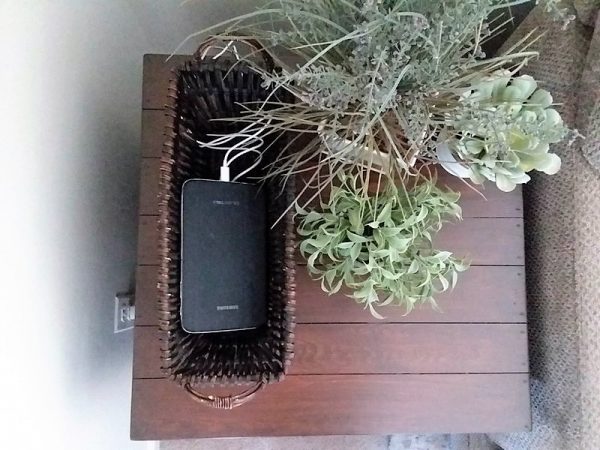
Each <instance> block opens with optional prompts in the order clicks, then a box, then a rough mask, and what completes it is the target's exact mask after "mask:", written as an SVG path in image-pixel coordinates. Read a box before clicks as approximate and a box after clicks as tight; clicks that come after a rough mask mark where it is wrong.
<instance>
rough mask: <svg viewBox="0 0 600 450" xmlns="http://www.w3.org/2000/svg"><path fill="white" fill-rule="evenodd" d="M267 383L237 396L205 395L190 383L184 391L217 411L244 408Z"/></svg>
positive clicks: (260, 383) (260, 382)
mask: <svg viewBox="0 0 600 450" xmlns="http://www.w3.org/2000/svg"><path fill="white" fill-rule="evenodd" d="M265 385H266V384H265V381H264V380H263V379H261V380H259V381H258V382H256V384H255V385H253V386H251V387H249V388H248V389H246V390H245V391H243V392H240V393H239V394H235V395H225V396H221V395H213V394H204V393H202V392H199V391H197V390H196V389H194V387H193V386H192V385H191V384H190V383H185V384H184V385H183V387H184V389H185V390H186V391H187V392H188V394H190V396H191V397H192V398H193V399H194V400H196V401H197V402H199V403H202V404H204V405H208V406H211V407H213V408H217V409H233V408H237V407H238V406H242V405H243V404H244V403H246V402H248V401H250V400H252V398H253V397H254V396H255V395H256V393H257V392H258V391H260V390H261V389H263V388H264V387H265Z"/></svg>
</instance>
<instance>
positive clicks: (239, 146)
mask: <svg viewBox="0 0 600 450" xmlns="http://www.w3.org/2000/svg"><path fill="white" fill-rule="evenodd" d="M270 123H271V121H270V120H269V121H268V122H267V124H266V125H263V124H262V123H261V122H260V121H259V122H256V123H251V124H250V125H248V126H247V127H246V128H244V129H243V130H241V131H239V132H237V133H230V134H209V135H207V136H209V137H214V138H215V139H213V140H212V141H210V142H201V141H196V142H197V143H198V144H199V145H200V146H201V147H202V148H209V149H211V150H226V151H227V153H225V158H223V165H222V166H221V171H220V180H221V181H237V180H238V179H240V178H241V177H243V176H244V175H246V174H247V173H248V172H250V171H251V170H253V169H254V168H256V167H257V166H258V165H259V164H260V162H261V161H262V152H261V151H260V150H259V149H260V148H261V147H263V145H264V143H265V141H264V139H263V138H262V137H261V135H262V134H263V133H265V131H266V130H267V127H268V126H269V125H270ZM231 141H236V143H235V144H233V146H230V145H228V144H229V143H230V142H231ZM235 151H239V153H237V154H236V155H234V156H233V157H232V158H231V159H229V157H230V155H231V154H232V153H233V152H235ZM246 153H255V154H256V155H257V157H256V160H255V161H254V163H252V164H251V165H250V166H249V167H247V168H246V169H244V170H242V171H241V172H240V173H238V174H237V175H236V176H235V177H234V178H233V180H231V177H230V172H229V165H230V164H231V163H232V162H233V161H235V160H236V159H238V158H239V157H240V156H242V155H245V154H246Z"/></svg>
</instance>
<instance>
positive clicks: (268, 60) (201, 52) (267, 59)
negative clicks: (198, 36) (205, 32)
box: [194, 36, 275, 72]
mask: <svg viewBox="0 0 600 450" xmlns="http://www.w3.org/2000/svg"><path fill="white" fill-rule="evenodd" d="M218 42H219V38H217V37H214V36H213V37H210V38H208V39H207V40H205V41H204V42H203V43H202V44H200V46H199V47H198V49H197V50H196V51H195V52H194V59H196V60H202V59H204V58H205V56H206V52H207V51H208V49H209V48H210V47H214V46H215V44H216V43H218ZM225 42H229V43H228V44H227V46H226V47H225V49H223V51H227V50H228V48H229V45H235V42H241V43H244V44H246V45H247V46H248V47H250V48H252V49H253V50H255V51H256V52H257V53H260V56H261V57H262V59H263V61H264V63H265V68H266V69H267V71H269V72H272V71H273V69H274V68H275V61H273V57H272V56H271V55H270V54H269V52H268V51H267V50H266V49H265V48H264V47H263V46H262V45H261V44H260V42H258V41H257V40H256V39H233V38H232V39H229V40H227V39H226V40H225ZM232 42H233V44H231V43H232Z"/></svg>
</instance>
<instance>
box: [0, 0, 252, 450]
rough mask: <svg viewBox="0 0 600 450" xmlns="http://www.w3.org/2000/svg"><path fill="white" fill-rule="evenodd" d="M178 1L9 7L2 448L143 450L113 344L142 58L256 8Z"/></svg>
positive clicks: (120, 344)
mask: <svg viewBox="0 0 600 450" xmlns="http://www.w3.org/2000/svg"><path fill="white" fill-rule="evenodd" d="M180 3H181V0H112V1H109V0H71V1H66V0H53V1H51V0H19V1H16V0H0V55H1V56H2V61H1V62H0V137H1V141H0V149H1V150H0V151H1V161H2V166H1V167H2V174H1V175H0V183H1V185H0V188H1V189H0V192H1V193H2V203H1V205H2V213H1V216H0V227H1V228H0V236H1V247H0V248H1V253H0V265H1V267H0V277H1V284H0V286H2V290H1V291H0V292H1V294H0V297H1V299H2V300H1V301H2V306H3V308H2V317H3V319H4V320H2V325H1V326H0V329H1V331H0V332H1V333H2V358H1V359H2V363H1V364H2V370H1V371H0V373H1V374H2V375H1V377H2V380H1V382H0V385H1V386H2V387H1V388H0V389H2V393H1V398H2V400H0V414H1V416H2V417H1V418H0V420H2V425H3V426H1V427H0V428H1V429H2V430H3V431H2V433H1V435H0V447H2V448H6V449H13V448H19V449H29V448H32V449H41V448H60V449H71V448H73V449H81V448H85V449H129V448H142V447H145V445H144V444H139V443H130V442H129V439H128V435H129V404H130V394H131V393H130V389H131V383H130V378H131V355H132V351H131V346H132V336H131V332H127V333H123V334H119V335H114V334H113V333H112V320H113V296H114V293H115V292H116V291H123V290H127V289H128V288H129V286H130V285H131V283H132V274H133V269H134V265H135V245H136V221H135V217H136V209H137V197H138V186H137V183H138V175H139V167H138V164H139V150H140V149H139V143H140V102H141V96H140V94H141V77H142V65H141V64H142V55H143V54H144V53H159V52H166V53H168V52H170V51H171V50H173V49H174V48H175V47H176V45H177V44H178V43H179V42H180V41H181V40H182V39H183V38H184V37H186V36H187V35H188V34H189V33H191V32H193V31H195V30H197V29H200V28H202V27H205V26H207V25H209V24H212V23H214V22H217V21H220V20H222V19H224V18H225V17H227V16H228V15H234V14H239V13H242V12H246V11H249V10H251V9H253V6H254V4H256V3H258V1H247V0H246V1H245V0H210V1H209V0H204V1H202V0H198V1H195V2H194V1H191V2H188V3H187V4H185V5H180ZM192 47H193V45H190V46H187V48H185V49H184V50H187V51H189V50H190V49H191V48H192ZM5 430H7V431H5Z"/></svg>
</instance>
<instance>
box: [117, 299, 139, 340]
mask: <svg viewBox="0 0 600 450" xmlns="http://www.w3.org/2000/svg"><path fill="white" fill-rule="evenodd" d="M134 322H135V305H134V295H133V294H132V293H120V294H119V293H117V294H116V295H115V333H121V332H122V331H127V330H131V329H132V328H133V326H134Z"/></svg>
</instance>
